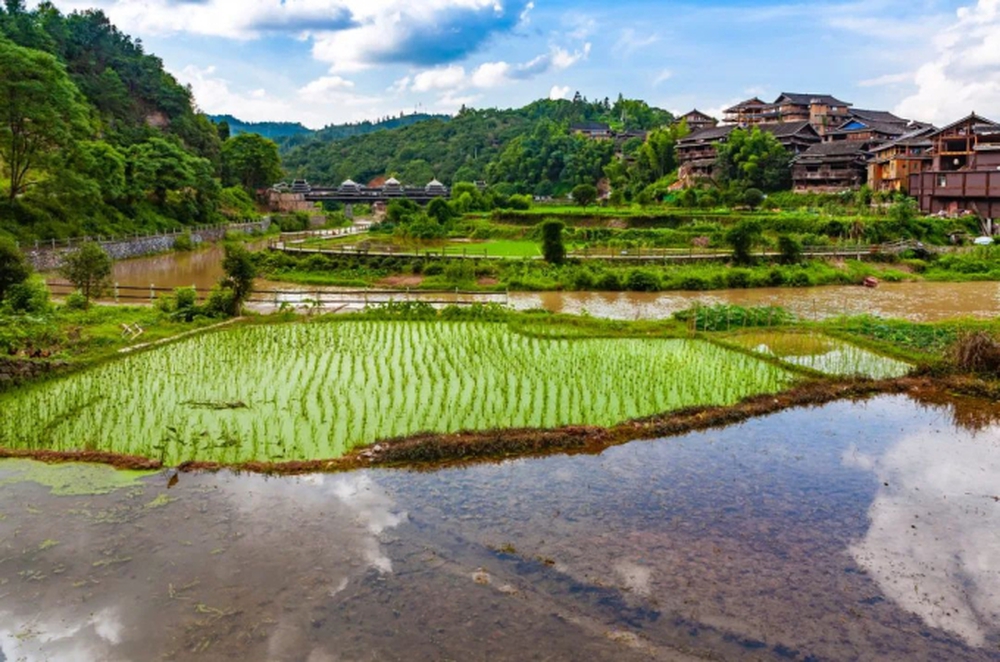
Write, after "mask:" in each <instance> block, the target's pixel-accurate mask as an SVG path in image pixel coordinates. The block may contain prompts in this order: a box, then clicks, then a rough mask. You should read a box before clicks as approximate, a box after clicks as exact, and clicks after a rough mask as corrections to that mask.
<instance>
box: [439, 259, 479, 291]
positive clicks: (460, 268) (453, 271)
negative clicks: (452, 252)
mask: <svg viewBox="0 0 1000 662" xmlns="http://www.w3.org/2000/svg"><path fill="white" fill-rule="evenodd" d="M444 277H445V280H447V281H448V282H449V283H452V284H453V285H464V284H469V283H471V282H472V281H474V280H475V279H476V269H475V267H474V266H473V264H472V263H471V262H469V261H468V260H452V261H451V262H449V263H448V265H447V266H446V267H445V268H444Z"/></svg>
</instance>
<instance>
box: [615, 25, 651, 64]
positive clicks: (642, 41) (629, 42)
mask: <svg viewBox="0 0 1000 662" xmlns="http://www.w3.org/2000/svg"><path fill="white" fill-rule="evenodd" d="M659 40H660V35H658V34H645V35H642V34H639V33H638V32H636V31H635V29H633V28H625V29H624V30H622V31H621V34H620V35H619V37H618V41H616V42H615V45H614V46H612V47H611V52H612V53H614V54H615V55H617V56H618V57H620V58H623V59H624V58H628V57H629V56H631V55H632V54H633V53H635V52H636V51H640V50H642V49H643V48H647V47H649V46H652V45H653V44H655V43H656V42H658V41H659Z"/></svg>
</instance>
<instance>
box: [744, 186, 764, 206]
mask: <svg viewBox="0 0 1000 662" xmlns="http://www.w3.org/2000/svg"><path fill="white" fill-rule="evenodd" d="M764 198H765V196H764V192H763V191H761V190H760V189H759V188H748V189H747V190H745V191H743V204H745V205H746V206H747V207H749V208H750V211H754V210H756V209H757V208H758V207H760V206H761V205H762V204H764Z"/></svg>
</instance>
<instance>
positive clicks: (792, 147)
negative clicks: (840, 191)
mask: <svg viewBox="0 0 1000 662" xmlns="http://www.w3.org/2000/svg"><path fill="white" fill-rule="evenodd" d="M737 128H738V127H736V126H733V125H722V126H716V127H712V128H708V129H702V130H701V131H696V132H694V133H691V134H690V135H688V136H685V137H684V138H681V139H680V140H678V141H677V161H678V163H679V164H680V170H679V172H678V181H679V183H680V184H681V185H682V186H691V185H693V184H695V183H696V182H697V181H698V180H699V179H711V178H712V177H713V175H714V171H715V159H716V157H717V156H718V150H717V145H718V144H719V143H721V142H725V141H726V140H727V139H728V138H729V135H730V134H731V133H732V132H733V131H735V130H736V129H737ZM756 128H759V129H760V130H761V131H765V132H767V133H770V134H772V135H773V136H774V137H775V138H777V139H778V142H780V143H781V144H782V146H783V147H784V148H785V149H786V150H788V152H789V153H791V154H799V153H801V152H804V151H806V150H807V149H809V147H810V145H813V144H815V143H818V142H820V140H821V138H820V136H819V134H818V133H816V130H815V129H813V128H812V126H811V125H810V124H809V122H804V121H803V122H783V123H772V124H758V125H757V126H756Z"/></svg>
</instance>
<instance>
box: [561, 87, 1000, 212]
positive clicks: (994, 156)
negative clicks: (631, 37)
mask: <svg viewBox="0 0 1000 662" xmlns="http://www.w3.org/2000/svg"><path fill="white" fill-rule="evenodd" d="M677 120H678V121H682V120H683V121H685V122H686V123H687V126H688V129H689V130H690V134H688V135H687V136H685V137H684V138H682V139H680V140H679V141H678V143H677V159H678V162H679V164H680V170H679V173H678V174H679V186H682V187H690V186H696V185H698V184H699V183H701V182H705V181H711V180H712V179H713V178H714V176H715V167H716V156H717V146H718V145H719V144H720V143H724V142H726V140H727V139H728V138H729V136H730V135H731V134H732V132H733V131H735V130H736V129H753V128H755V127H756V128H759V129H760V130H761V131H765V132H768V133H770V134H772V135H773V136H774V137H775V138H776V139H777V140H778V141H779V142H780V143H781V144H782V145H783V146H784V147H785V149H786V150H788V152H789V153H790V154H792V155H793V159H792V187H793V189H794V190H795V191H798V192H803V193H806V192H817V193H839V192H843V191H852V190H856V189H858V188H860V187H861V186H863V185H865V184H867V185H868V186H869V187H871V189H872V190H874V191H887V192H902V193H907V194H910V195H912V196H914V197H915V198H917V200H918V201H919V203H920V208H921V210H922V211H923V212H924V213H927V214H939V213H944V214H957V213H960V212H962V211H971V212H973V213H976V214H978V215H980V216H982V217H986V218H997V217H1000V124H998V123H997V122H995V121H993V120H990V119H987V118H985V117H982V116H980V115H977V114H976V113H974V112H973V113H971V114H969V115H968V116H967V117H964V118H962V119H959V120H956V121H955V122H953V123H951V124H949V125H947V126H945V127H941V128H938V127H936V126H933V125H932V124H929V123H926V122H921V121H918V120H913V119H906V118H902V117H898V116H896V115H894V114H893V113H891V112H888V111H884V110H864V109H861V108H855V107H854V106H853V104H851V103H849V102H846V101H841V100H840V99H837V98H836V97H834V96H831V95H829V94H800V93H791V92H784V93H782V94H781V95H780V96H778V98H777V99H775V100H774V102H772V103H767V102H765V101H762V100H761V99H759V98H756V97H755V98H753V99H748V100H746V101H743V102H742V103H739V104H736V105H735V106H733V107H732V108H729V109H727V110H725V111H724V116H723V118H722V120H721V121H720V120H718V119H716V118H714V117H711V116H709V115H707V114H705V113H702V112H700V111H698V110H692V111H691V112H689V113H686V114H684V115H682V116H680V117H678V118H677ZM573 130H574V132H575V133H579V134H582V135H587V136H589V137H592V138H598V139H600V138H611V137H614V136H613V133H612V132H611V130H610V128H609V127H608V126H606V125H601V124H595V123H589V124H587V125H586V126H584V125H578V126H574V127H573Z"/></svg>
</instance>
